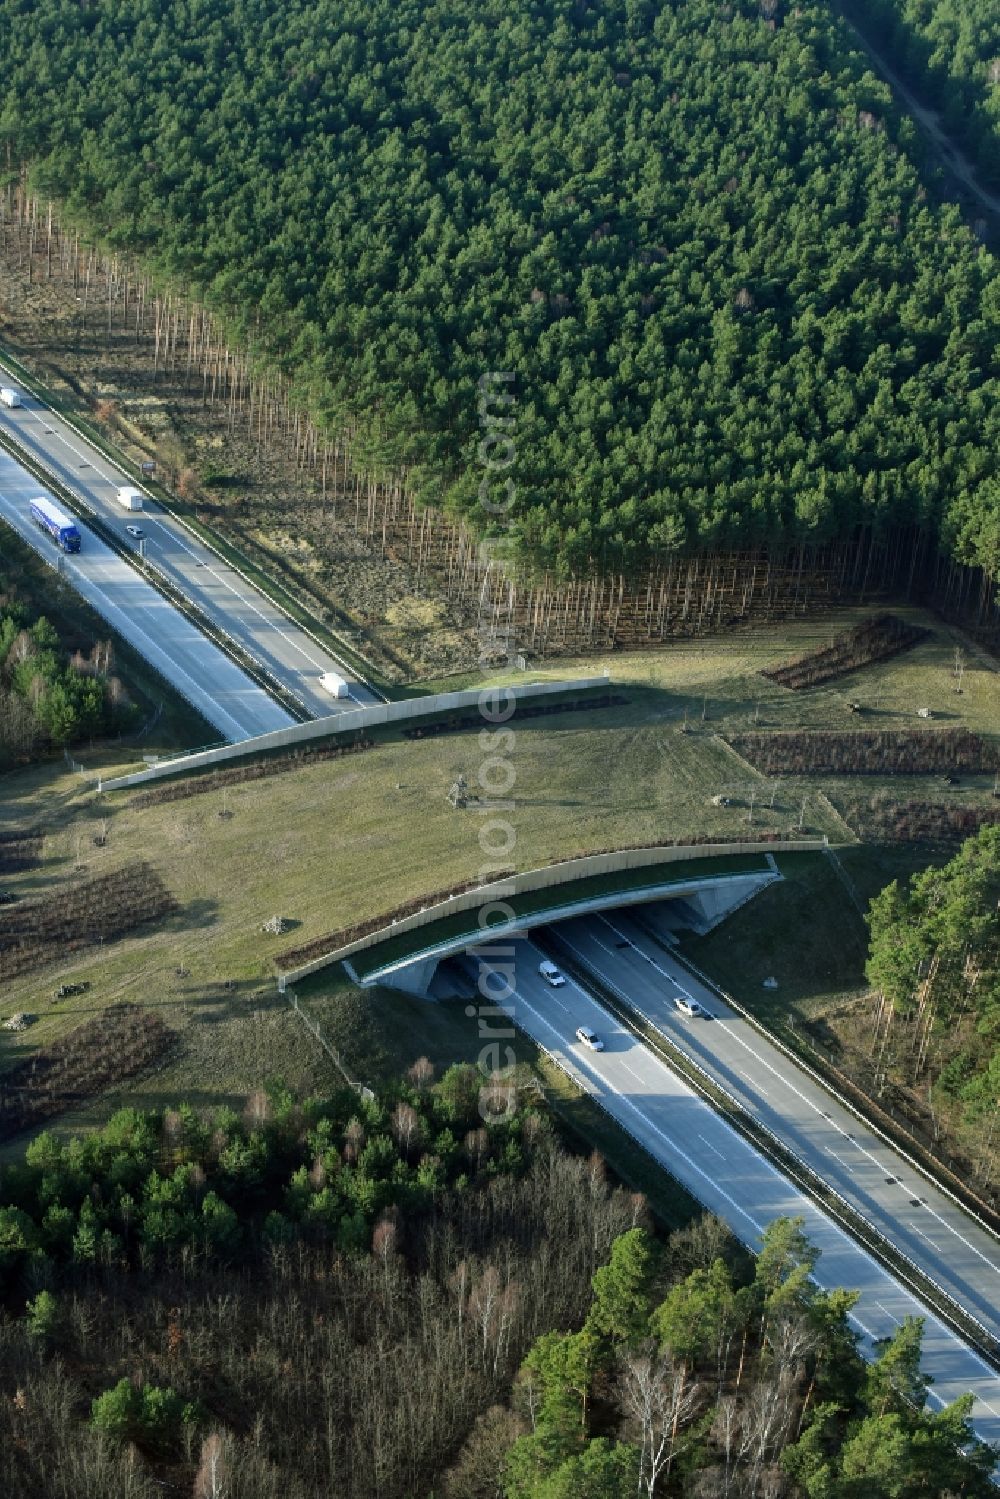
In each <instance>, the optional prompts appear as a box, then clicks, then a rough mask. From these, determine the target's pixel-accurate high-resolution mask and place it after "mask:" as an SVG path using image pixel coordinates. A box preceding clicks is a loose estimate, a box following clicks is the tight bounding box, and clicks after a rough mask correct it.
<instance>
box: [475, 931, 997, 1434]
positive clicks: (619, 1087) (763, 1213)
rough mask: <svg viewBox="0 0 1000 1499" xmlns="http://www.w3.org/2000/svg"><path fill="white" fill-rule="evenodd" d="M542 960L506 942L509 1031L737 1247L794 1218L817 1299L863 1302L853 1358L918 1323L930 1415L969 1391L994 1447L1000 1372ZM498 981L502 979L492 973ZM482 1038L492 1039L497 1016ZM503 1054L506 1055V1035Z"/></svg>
mask: <svg viewBox="0 0 1000 1499" xmlns="http://www.w3.org/2000/svg"><path fill="white" fill-rule="evenodd" d="M544 956H545V954H543V953H542V951H541V950H540V949H539V948H537V947H535V946H534V944H533V943H531V942H530V941H528V940H527V939H522V940H518V941H517V942H516V958H515V964H514V969H515V978H514V982H513V985H512V987H513V991H514V992H513V995H512V997H511V998H510V1000H509V1001H507V1002H505V1003H504V1004H503V1005H502V1006H500V1008H502V1009H503V1010H504V1011H505V1012H506V1013H507V1014H508V1015H509V1016H510V1017H511V1019H512V1021H513V1022H514V1025H516V1026H517V1027H519V1028H520V1029H521V1030H523V1031H524V1032H525V1033H526V1034H527V1035H529V1036H530V1037H531V1038H532V1040H534V1041H536V1042H538V1044H539V1045H540V1046H542V1047H543V1048H544V1049H545V1050H546V1051H547V1052H549V1054H550V1055H551V1056H552V1057H553V1058H554V1059H555V1060H556V1061H557V1062H558V1063H559V1065H560V1066H561V1067H563V1068H564V1069H565V1071H567V1072H568V1073H569V1074H570V1075H571V1076H572V1077H574V1078H575V1079H576V1081H577V1082H578V1083H579V1085H580V1086H581V1087H582V1088H584V1089H585V1090H586V1092H587V1093H589V1094H590V1095H591V1096H592V1097H593V1098H594V1099H595V1100H596V1101H597V1102H598V1103H600V1104H601V1105H602V1107H604V1108H605V1109H607V1111H608V1112H609V1113H610V1114H611V1115H612V1116H613V1117H614V1118H615V1119H617V1121H618V1122H619V1123H620V1124H621V1125H622V1126H623V1128H624V1129H626V1130H627V1131H628V1133H629V1134H630V1135H631V1136H632V1137H633V1138H634V1139H635V1140H636V1141H637V1142H638V1143H639V1144H640V1145H642V1146H644V1147H645V1149H646V1150H647V1151H648V1152H649V1154H650V1155H652V1156H653V1157H654V1158H655V1159H656V1160H657V1161H659V1162H660V1163H661V1164H662V1165H663V1166H664V1167H665V1168H666V1169H667V1170H668V1171H669V1172H670V1173H671V1175H673V1176H674V1177H676V1178H677V1179H678V1180H679V1181H680V1182H682V1183H683V1184H684V1186H685V1187H687V1188H688V1190H689V1191H690V1192H691V1193H692V1194H693V1195H694V1196H695V1197H697V1198H698V1200H699V1201H700V1202H702V1203H703V1204H704V1205H705V1207H706V1208H708V1209H709V1210H710V1211H712V1212H714V1213H717V1214H718V1215H719V1217H720V1218H723V1219H725V1221H726V1222H727V1223H728V1224H729V1226H730V1228H731V1229H732V1231H733V1233H734V1234H735V1235H736V1236H737V1238H739V1239H741V1240H742V1241H743V1243H745V1244H747V1245H749V1246H750V1247H751V1248H756V1247H757V1245H758V1243H759V1239H760V1235H761V1233H762V1231H763V1229H764V1228H765V1227H766V1225H767V1224H768V1223H769V1222H771V1221H772V1220H773V1219H775V1218H778V1217H782V1216H792V1217H797V1216H801V1217H802V1218H803V1219H804V1220H805V1232H806V1234H807V1235H808V1237H809V1239H810V1241H811V1242H812V1243H813V1244H814V1245H815V1246H816V1247H817V1248H818V1249H819V1250H820V1259H819V1262H818V1264H817V1267H816V1274H815V1279H816V1281H817V1283H818V1284H819V1285H820V1286H821V1287H822V1288H823V1289H827V1290H829V1289H832V1288H834V1287H836V1286H845V1287H850V1288H852V1289H854V1290H857V1291H859V1292H860V1293H861V1295H860V1300H859V1302H858V1304H857V1307H856V1308H855V1313H854V1317H853V1321H854V1323H855V1328H856V1331H857V1332H858V1334H859V1336H860V1340H861V1347H862V1351H864V1352H869V1351H870V1349H871V1345H872V1342H873V1341H874V1340H875V1339H877V1338H882V1337H888V1336H891V1334H892V1332H893V1330H894V1329H895V1328H896V1327H897V1326H898V1325H899V1324H900V1323H901V1322H902V1320H903V1319H904V1318H905V1317H907V1316H922V1317H923V1318H924V1319H925V1329H924V1345H923V1353H924V1358H923V1363H924V1369H925V1371H926V1372H927V1373H928V1374H930V1375H931V1377H932V1378H933V1381H934V1384H933V1387H932V1389H931V1392H930V1397H929V1399H930V1405H931V1408H932V1409H939V1408H940V1407H941V1406H943V1405H946V1404H948V1403H949V1402H950V1401H952V1400H954V1399H956V1398H957V1397H958V1396H959V1395H961V1394H963V1393H965V1391H967V1390H971V1391H972V1392H973V1393H974V1394H975V1396H976V1403H975V1406H974V1408H973V1415H972V1423H973V1426H974V1429H975V1431H976V1434H977V1435H978V1436H980V1437H981V1438H982V1439H983V1440H984V1441H990V1442H997V1441H1000V1375H998V1374H997V1373H996V1372H995V1371H994V1370H993V1369H991V1368H990V1367H989V1365H987V1364H986V1363H985V1362H984V1361H983V1360H982V1359H981V1358H980V1357H979V1355H978V1354H976V1353H974V1352H973V1351H972V1350H971V1349H970V1348H969V1347H968V1346H967V1345H966V1344H965V1343H964V1342H963V1341H962V1340H961V1339H960V1338H959V1337H958V1336H957V1335H956V1334H955V1333H953V1332H952V1331H951V1329H950V1328H948V1327H946V1326H945V1324H944V1323H942V1322H941V1321H940V1319H939V1318H937V1317H936V1316H935V1315H934V1314H933V1313H932V1312H930V1311H929V1310H928V1309H927V1308H926V1307H925V1306H924V1305H923V1304H922V1303H921V1302H920V1301H918V1300H917V1298H916V1297H915V1296H914V1295H913V1294H912V1293H911V1292H910V1291H908V1290H906V1288H905V1287H904V1286H902V1285H901V1284H900V1283H899V1282H898V1281H897V1280H895V1279H894V1277H893V1276H892V1275H890V1274H889V1272H888V1271H887V1270H885V1269H883V1268H882V1266H881V1265H879V1264H878V1262H877V1261H876V1260H874V1259H872V1257H871V1256H870V1255H869V1254H868V1253H867V1252H866V1251H865V1250H864V1249H862V1248H861V1247H860V1246H859V1245H857V1244H856V1243H855V1242H854V1240H853V1239H851V1238H850V1237H849V1236H848V1235H847V1234H846V1233H845V1232H844V1231H843V1230H842V1229H841V1228H840V1227H839V1226H838V1225H837V1224H835V1223H834V1222H833V1221H832V1220H831V1219H830V1218H829V1217H828V1216H827V1214H826V1213H824V1212H823V1211H822V1210H821V1209H820V1208H818V1207H817V1206H816V1205H815V1204H814V1203H813V1202H812V1201H811V1199H809V1198H808V1197H806V1196H805V1195H804V1194H803V1193H802V1192H800V1191H799V1189H798V1188H797V1187H795V1186H794V1185H793V1184H792V1183H791V1182H790V1181H788V1179H787V1178H786V1177H784V1176H783V1175H782V1174H781V1172H779V1171H778V1170H777V1169H776V1168H775V1167H774V1166H772V1165H771V1164H770V1162H768V1161H767V1160H765V1159H764V1157H763V1156H762V1155H761V1154H760V1153H759V1152H758V1151H757V1150H755V1149H754V1148H753V1146H751V1145H750V1144H749V1143H748V1142H747V1141H746V1140H745V1139H744V1138H743V1137H742V1136H741V1135H740V1134H738V1133H737V1132H736V1130H734V1129H733V1128H732V1126H731V1125H729V1124H728V1123H727V1122H726V1121H725V1120H724V1119H723V1118H722V1117H721V1115H719V1114H717V1113H716V1111H715V1110H714V1109H713V1108H711V1107H710V1106H709V1104H707V1103H706V1102H705V1101H704V1100H703V1099H702V1098H700V1097H699V1095H698V1094H696V1093H695V1092H694V1091H693V1090H692V1089H691V1088H690V1087H689V1086H688V1084H687V1083H685V1082H684V1081H683V1079H681V1078H680V1077H679V1076H678V1075H677V1074H676V1073H674V1072H672V1071H671V1069H670V1068H669V1067H667V1066H666V1065H665V1063H663V1062H661V1061H660V1060H659V1058H658V1057H656V1056H654V1055H653V1053H652V1052H651V1051H650V1050H649V1048H648V1047H647V1046H645V1045H643V1043H642V1042H640V1041H639V1040H638V1039H637V1038H636V1037H635V1036H633V1035H632V1033H631V1032H630V1031H628V1030H626V1029H625V1028H624V1027H623V1026H621V1025H620V1024H619V1023H618V1022H617V1021H616V1020H615V1019H614V1018H613V1017H612V1016H611V1015H610V1014H609V1013H608V1012H607V1011H606V1010H605V1009H603V1008H602V1006H601V1005H599V1004H598V1003H597V1002H596V1001H595V1000H594V999H592V998H591V997H590V995H589V994H587V993H586V992H585V990H584V989H582V988H581V987H580V986H579V985H578V984H576V983H575V982H574V981H573V980H572V979H569V980H568V981H567V983H566V985H565V986H564V987H563V988H561V989H553V988H550V986H549V985H548V984H547V983H546V982H545V980H544V979H542V978H541V976H540V975H539V973H538V964H539V963H540V962H541V961H542V959H543V957H544ZM496 962H502V960H499V959H498V957H497V948H496V946H495V945H494V946H492V947H491V949H490V950H489V952H488V953H487V954H485V955H483V956H482V957H479V956H477V953H476V950H475V949H473V950H471V951H470V953H469V955H468V956H467V958H466V960H465V964H466V968H467V970H468V971H472V972H474V973H475V974H476V977H477V979H479V978H480V976H481V974H480V965H481V966H482V968H483V969H485V968H489V967H490V966H491V964H492V963H496ZM498 976H506V975H505V974H504V969H503V967H502V966H501V967H499V968H498ZM483 987H486V988H488V989H490V990H491V991H492V989H493V986H492V985H484V986H483ZM490 1014H491V1016H492V1007H491V1009H490ZM711 1023H712V1024H714V1023H715V1022H711ZM579 1025H589V1026H590V1027H591V1028H592V1029H593V1030H594V1031H596V1033H597V1034H598V1036H600V1038H601V1039H602V1040H603V1041H604V1044H605V1048H606V1049H605V1050H604V1051H603V1052H592V1051H590V1050H588V1049H587V1048H586V1047H584V1046H582V1045H581V1044H580V1043H579V1042H578V1041H576V1040H575V1039H574V1033H575V1031H576V1028H577V1026H579ZM512 1031H513V1027H512ZM489 1035H490V1038H491V1039H493V1038H496V1037H497V1036H499V1035H500V1031H499V1029H498V1021H497V1019H496V1017H495V1016H492V1018H491V1019H490V1021H489ZM511 1045H512V1047H513V1050H514V1052H515V1055H516V1052H517V1042H516V1035H514V1036H513V1037H512V1041H511Z"/></svg>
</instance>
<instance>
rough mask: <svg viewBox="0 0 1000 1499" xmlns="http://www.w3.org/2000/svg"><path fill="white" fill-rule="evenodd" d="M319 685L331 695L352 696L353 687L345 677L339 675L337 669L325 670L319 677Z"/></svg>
mask: <svg viewBox="0 0 1000 1499" xmlns="http://www.w3.org/2000/svg"><path fill="white" fill-rule="evenodd" d="M319 685H320V686H321V687H322V688H323V690H324V691H325V692H328V693H329V694H330V696H331V697H350V695H351V688H350V684H349V683H348V682H345V680H344V678H343V677H338V675H337V673H336V672H335V671H325V672H324V673H323V675H322V676H321V677H320V679H319Z"/></svg>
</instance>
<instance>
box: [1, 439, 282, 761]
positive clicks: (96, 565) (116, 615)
mask: <svg viewBox="0 0 1000 1499" xmlns="http://www.w3.org/2000/svg"><path fill="white" fill-rule="evenodd" d="M42 492H43V491H42V488H41V486H40V484H39V482H38V480H37V479H35V478H32V476H31V475H30V474H29V473H28V472H27V470H26V469H24V468H22V467H21V465H20V464H19V463H15V462H14V460H13V459H12V458H9V457H8V456H7V454H6V453H4V452H2V451H0V517H2V518H3V519H4V520H5V521H6V522H7V523H8V524H9V525H10V526H12V527H13V529H14V530H15V531H16V532H17V533H18V535H19V536H21V537H22V538H23V539H24V540H25V541H26V542H27V543H28V544H29V546H31V547H33V548H34V549H35V551H37V552H38V553H39V555H40V556H42V557H44V559H45V561H46V562H48V563H49V564H50V565H51V566H52V567H53V568H55V567H59V569H60V571H61V573H62V576H63V577H64V578H65V579H66V580H67V581H68V582H69V583H72V585H73V587H74V588H76V589H77V591H78V592H79V593H81V594H82V595H83V597H84V598H85V599H86V600H87V602H88V603H89V604H91V605H92V606H93V607H94V608H95V609H96V610H97V612H98V613H99V614H100V615H101V616H102V617H103V618H104V619H106V620H107V622H108V624H109V625H110V626H111V627H112V629H114V630H116V631H117V633H118V634H119V635H121V636H122V637H123V638H124V639H125V640H127V641H128V642H129V644H130V645H132V646H133V647H134V648H135V650H137V651H138V652H139V653H140V655H142V656H144V657H145V659H146V660H147V661H148V662H149V663H150V665H151V666H154V667H155V668H156V670H157V671H158V672H159V673H160V675H161V676H162V677H164V678H165V679H166V680H167V681H168V682H170V683H171V684H172V685H173V686H174V687H176V688H177V690H178V691H179V692H180V693H182V694H183V695H184V697H186V698H187V700H188V701H189V702H190V703H191V704H192V705H193V706H194V707H196V708H197V709H198V710H199V712H200V713H202V714H203V715H204V717H205V718H207V719H208V721H209V723H211V724H213V725H214V726H215V728H216V729H218V731H219V733H220V734H221V735H223V737H224V738H226V739H228V740H229V741H230V742H232V743H237V742H239V741H240V740H243V739H249V738H251V737H252V736H253V735H255V734H266V733H269V732H270V731H271V730H272V729H284V728H288V727H289V726H290V725H291V724H292V723H293V722H294V720H293V719H292V718H291V716H290V715H289V714H288V713H286V712H285V710H284V708H281V707H279V706H278V704H277V703H276V702H275V701H274V699H273V698H272V697H270V696H269V695H268V693H266V692H264V691H263V689H262V688H260V687H258V686H256V684H255V683H254V682H252V681H251V680H250V678H249V677H248V676H247V675H246V673H245V672H243V671H241V670H240V668H239V667H238V666H236V665H235V663H234V662H233V661H231V660H230V658H229V657H228V656H227V655H226V654H225V653H224V652H223V651H222V650H220V649H219V647H218V646H217V645H214V644H213V643H212V641H210V640H208V639H207V638H206V637H205V636H204V635H203V634H202V632H201V631H200V630H198V629H196V628H195V626H194V625H193V624H192V623H191V622H190V620H188V619H186V618H185V617H184V615H183V614H181V612H180V610H178V609H175V608H174V606H173V604H171V603H169V602H168V601H167V600H166V599H165V598H164V597H163V595H162V594H161V593H158V592H157V590H156V589H155V588H154V587H153V586H152V584H150V583H147V582H146V580H145V579H144V578H142V577H140V576H139V574H138V573H137V572H136V571H135V568H133V567H131V566H130V565H129V563H127V562H125V561H123V559H122V558H121V557H119V556H118V555H117V553H116V552H113V551H112V550H111V549H110V547H107V546H105V544H104V542H102V541H100V540H99V539H98V538H97V537H96V536H95V535H94V533H93V532H92V531H90V530H89V529H88V528H87V527H86V526H85V525H84V524H83V523H82V522H81V521H77V529H78V531H79V532H80V535H81V538H82V545H81V548H80V551H79V552H77V553H75V554H74V555H72V556H67V555H66V554H65V553H64V552H62V551H60V549H59V548H58V547H57V546H56V544H55V542H53V541H52V540H51V538H50V537H49V536H48V535H47V534H46V533H45V532H44V531H41V530H39V528H38V526H37V525H35V523H34V521H33V520H32V519H31V516H30V513H29V508H28V507H29V505H30V503H31V501H32V500H33V499H34V498H36V497H37V496H38V495H39V494H41V493H42Z"/></svg>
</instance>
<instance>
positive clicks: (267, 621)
mask: <svg viewBox="0 0 1000 1499" xmlns="http://www.w3.org/2000/svg"><path fill="white" fill-rule="evenodd" d="M39 406H40V409H41V410H43V411H47V410H48V408H47V407H44V406H41V403H39ZM48 419H49V418H46V420H48ZM52 419H54V418H52ZM48 432H49V433H50V434H51V435H52V436H53V437H55V438H57V439H58V440H59V441H60V442H61V443H62V444H63V446H64V447H66V448H68V449H69V451H70V452H71V453H75V454H76V456H77V457H78V458H80V459H83V460H84V462H83V464H82V466H83V467H85V468H92V469H93V471H94V473H95V474H97V475H98V476H99V477H100V478H101V479H102V480H103V481H104V483H105V484H110V485H111V487H112V488H113V489H117V488H118V485H117V484H116V482H115V480H114V479H113V478H111V477H110V476H109V475H108V474H106V473H104V472H103V471H102V470H101V469H100V468H99V467H98V465H97V464H96V463H94V462H93V461H92V459H89V458H87V457H86V455H85V453H84V452H83V450H82V449H81V448H78V447H77V446H76V444H75V443H73V442H70V440H69V438H68V437H67V436H66V435H65V433H64V432H62V431H61V430H59V429H58V428H55V427H52V428H49V429H48ZM39 446H40V448H41V451H42V454H43V458H44V455H45V444H44V443H41V444H39ZM95 451H96V449H95ZM123 477H125V476H124V475H123ZM102 519H103V517H102ZM146 521H147V524H148V525H153V526H159V527H160V528H161V529H162V530H164V531H166V533H167V535H168V536H172V537H173V538H174V540H175V541H176V542H177V544H178V546H180V547H181V548H182V549H183V550H184V551H185V552H187V553H188V555H189V556H190V557H194V559H195V561H199V560H200V559H199V558H198V554H197V553H196V552H194V551H192V549H191V548H190V547H189V546H187V545H186V544H185V543H184V542H183V541H182V540H181V538H180V537H179V536H178V535H176V533H175V532H174V531H173V530H172V529H171V528H170V527H168V526H165V525H164V523H163V522H162V521H159V520H156V519H154V518H153V516H151V515H147V517H146ZM202 565H203V566H204V567H205V569H206V571H208V572H210V573H211V574H212V577H213V578H215V579H216V580H217V581H218V582H219V583H221V584H222V585H223V587H224V588H228V589H229V591H230V593H232V594H235V596H236V597H237V598H238V599H239V600H240V601H241V603H244V604H246V605H247V606H248V607H249V608H250V609H252V610H253V612H254V613H255V614H256V615H258V616H259V618H260V619H262V620H263V621H264V623H265V624H266V625H269V626H271V627H273V628H274V629H276V630H277V632H278V634H279V635H281V636H282V637H283V638H284V639H285V640H286V641H287V642H288V644H289V645H291V646H292V647H293V648H294V649H295V650H297V651H298V653H299V655H300V656H304V657H305V659H306V660H307V661H308V662H309V664H310V666H315V667H318V668H319V670H320V671H321V672H322V671H323V670H325V667H324V664H323V662H322V661H317V660H316V658H315V656H311V655H310V654H309V652H308V651H307V650H305V649H304V648H303V647H302V646H301V645H300V644H299V643H298V641H297V640H295V639H293V637H292V636H290V635H289V634H288V633H287V632H286V631H285V630H283V629H282V628H281V626H280V625H279V624H277V623H276V622H275V620H274V619H272V618H269V617H268V616H267V615H266V614H264V613H263V612H262V611H261V610H260V609H258V608H257V606H256V604H255V603H254V602H253V600H252V599H250V598H248V597H247V596H246V595H245V594H242V593H240V591H239V589H238V588H236V587H235V586H234V585H233V584H232V583H231V582H229V580H228V579H227V578H224V577H223V576H222V575H221V574H220V573H218V572H217V571H216V569H215V568H214V567H212V566H211V565H210V564H209V563H207V562H205V563H203V564H202Z"/></svg>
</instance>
